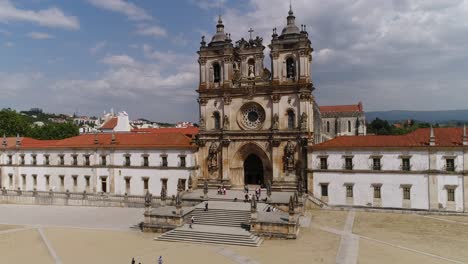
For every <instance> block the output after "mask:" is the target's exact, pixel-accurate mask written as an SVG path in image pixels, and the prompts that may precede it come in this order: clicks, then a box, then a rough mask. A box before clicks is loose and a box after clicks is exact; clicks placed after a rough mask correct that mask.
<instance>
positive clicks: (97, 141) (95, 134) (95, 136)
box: [94, 133, 99, 145]
mask: <svg viewBox="0 0 468 264" xmlns="http://www.w3.org/2000/svg"><path fill="white" fill-rule="evenodd" d="M97 144H99V139H98V135H97V133H94V145H97Z"/></svg>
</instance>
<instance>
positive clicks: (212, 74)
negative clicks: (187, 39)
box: [210, 65, 214, 82]
mask: <svg viewBox="0 0 468 264" xmlns="http://www.w3.org/2000/svg"><path fill="white" fill-rule="evenodd" d="M210 82H214V69H213V65H211V66H210Z"/></svg>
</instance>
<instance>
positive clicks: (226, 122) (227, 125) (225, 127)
mask: <svg viewBox="0 0 468 264" xmlns="http://www.w3.org/2000/svg"><path fill="white" fill-rule="evenodd" d="M223 128H224V129H228V128H229V117H228V116H227V115H224V118H223Z"/></svg>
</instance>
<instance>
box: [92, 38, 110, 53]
mask: <svg viewBox="0 0 468 264" xmlns="http://www.w3.org/2000/svg"><path fill="white" fill-rule="evenodd" d="M106 46H107V42H106V41H100V42H98V43H96V45H94V46H93V47H92V48H90V49H89V52H91V54H96V53H98V52H99V51H100V50H101V49H103V48H105V47H106Z"/></svg>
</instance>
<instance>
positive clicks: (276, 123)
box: [271, 114, 279, 130]
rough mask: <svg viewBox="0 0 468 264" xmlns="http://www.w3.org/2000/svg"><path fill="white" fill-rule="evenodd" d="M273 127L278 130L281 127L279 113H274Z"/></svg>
mask: <svg viewBox="0 0 468 264" xmlns="http://www.w3.org/2000/svg"><path fill="white" fill-rule="evenodd" d="M271 129H273V130H278V129H279V117H278V114H274V115H273V118H272V120H271Z"/></svg>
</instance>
